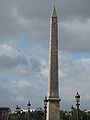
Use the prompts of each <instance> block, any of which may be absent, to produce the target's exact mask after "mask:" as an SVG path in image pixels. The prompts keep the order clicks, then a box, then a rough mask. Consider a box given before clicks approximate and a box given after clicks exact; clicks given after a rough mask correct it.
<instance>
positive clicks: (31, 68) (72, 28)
mask: <svg viewBox="0 0 90 120" xmlns="http://www.w3.org/2000/svg"><path fill="white" fill-rule="evenodd" d="M54 3H55V5H56V10H57V15H58V26H59V36H58V37H59V80H60V98H61V99H62V100H61V109H70V106H71V105H72V104H73V105H74V106H75V98H74V96H75V95H76V92H77V91H79V93H80V95H81V106H80V107H81V109H83V108H88V109H90V104H89V103H90V73H89V72H90V0H54ZM52 6H53V3H52V1H51V0H0V106H9V107H11V108H12V109H14V110H15V107H16V105H17V104H18V105H19V106H20V107H21V108H22V109H25V108H26V104H27V102H28V101H29V100H30V101H31V104H32V108H34V107H43V99H44V97H45V96H46V95H47V85H48V56H49V29H50V15H51V11H52Z"/></svg>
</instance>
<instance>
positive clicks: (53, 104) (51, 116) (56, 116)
mask: <svg viewBox="0 0 90 120" xmlns="http://www.w3.org/2000/svg"><path fill="white" fill-rule="evenodd" d="M59 102H60V99H59V98H51V99H48V102H47V120H60V106H59Z"/></svg>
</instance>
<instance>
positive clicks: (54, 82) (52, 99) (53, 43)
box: [47, 6, 60, 120]
mask: <svg viewBox="0 0 90 120" xmlns="http://www.w3.org/2000/svg"><path fill="white" fill-rule="evenodd" d="M47 100H48V102H47V120H60V106H59V102H60V98H59V82H58V21H57V14H56V9H55V6H54V7H53V10H52V14H51V18H50V46H49V74H48V98H47Z"/></svg>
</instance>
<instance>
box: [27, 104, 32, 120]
mask: <svg viewBox="0 0 90 120" xmlns="http://www.w3.org/2000/svg"><path fill="white" fill-rule="evenodd" d="M30 108H31V103H30V102H28V104H27V110H28V120H30Z"/></svg>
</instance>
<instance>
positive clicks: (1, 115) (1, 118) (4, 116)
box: [0, 107, 10, 120]
mask: <svg viewBox="0 0 90 120" xmlns="http://www.w3.org/2000/svg"><path fill="white" fill-rule="evenodd" d="M9 110H10V108H8V107H0V120H8V117H9Z"/></svg>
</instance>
